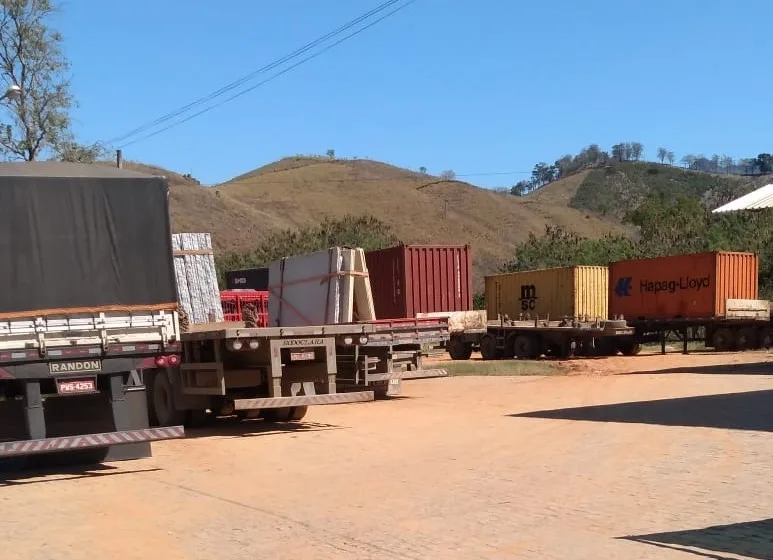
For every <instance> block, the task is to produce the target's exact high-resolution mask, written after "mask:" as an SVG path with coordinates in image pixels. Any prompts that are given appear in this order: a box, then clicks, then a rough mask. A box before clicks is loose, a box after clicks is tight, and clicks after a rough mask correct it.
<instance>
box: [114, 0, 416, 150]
mask: <svg viewBox="0 0 773 560" xmlns="http://www.w3.org/2000/svg"><path fill="white" fill-rule="evenodd" d="M399 1H400V0H388V1H387V2H384V3H382V4H380V5H378V6H376V7H375V8H373V9H372V10H370V11H368V12H366V13H364V14H362V15H360V16H358V17H356V18H354V19H353V20H350V21H349V22H347V23H345V24H344V25H342V26H340V27H338V28H337V29H335V30H333V31H331V32H329V33H327V34H325V35H323V36H321V37H318V38H317V39H315V40H314V41H311V42H310V43H307V44H306V45H304V46H303V47H301V48H299V49H296V50H295V51H293V52H292V53H290V54H287V55H285V56H283V57H282V58H280V59H277V60H275V61H274V62H271V63H270V64H267V65H265V66H263V67H261V68H259V69H257V70H255V71H253V72H251V73H249V74H247V75H245V76H243V77H241V78H239V79H238V80H236V81H234V82H231V83H230V84H227V85H226V86H223V87H222V88H220V89H218V90H217V91H214V92H212V93H210V94H208V95H206V96H204V97H201V98H199V99H197V100H195V101H192V102H191V103H188V104H187V105H185V106H183V107H181V108H179V109H177V110H175V111H172V112H171V113H167V114H166V115H163V116H161V117H159V118H157V119H155V120H154V121H151V122H149V123H146V124H144V125H142V126H139V127H137V128H135V129H133V130H131V131H129V132H127V133H125V134H122V135H121V136H117V137H115V138H113V139H111V140H109V141H108V142H106V143H107V144H113V143H115V142H119V141H121V140H125V139H127V138H130V137H132V136H135V135H137V134H138V133H140V132H143V131H145V130H147V129H149V128H153V127H154V126H157V125H159V124H163V123H164V122H166V121H168V120H170V119H173V118H175V117H177V116H180V115H182V114H183V113H185V112H187V111H189V110H191V109H193V108H194V107H196V106H198V105H202V104H203V103H206V102H207V101H211V100H213V99H215V98H217V97H220V96H221V95H223V94H225V93H228V92H229V91H232V90H233V89H236V88H237V87H239V86H240V85H243V84H244V83H246V82H248V81H250V80H252V79H253V78H255V77H256V76H257V75H259V74H262V73H265V72H268V71H270V70H273V69H275V68H277V67H278V66H281V65H282V64H284V63H286V62H289V61H291V60H293V59H294V58H297V57H299V56H300V55H302V54H304V53H306V52H308V51H309V50H311V49H313V48H314V47H316V46H318V45H320V44H321V43H323V42H325V41H327V40H328V39H331V38H333V37H335V36H337V35H340V34H341V33H344V32H345V31H347V30H349V29H351V28H352V27H354V26H356V25H357V24H359V23H362V22H363V21H365V20H366V19H368V18H370V17H372V16H373V15H376V14H378V13H380V12H383V11H384V10H386V9H387V8H389V7H391V6H393V5H394V4H396V3H397V2H399ZM415 1H416V0H409V1H408V2H407V3H405V4H403V5H402V6H399V7H398V8H397V9H395V10H392V11H391V12H389V13H387V14H386V15H385V16H382V17H380V18H378V19H377V20H375V21H373V22H371V23H370V24H369V25H367V26H365V27H363V28H361V29H359V30H358V31H357V32H355V33H352V34H350V35H347V36H346V37H344V38H343V39H341V40H339V41H337V42H335V43H333V44H332V45H330V46H328V47H327V48H325V49H323V50H322V51H320V52H318V53H316V54H314V55H312V56H310V57H307V58H305V59H303V60H302V61H301V62H300V63H296V64H294V65H292V66H290V67H289V68H287V69H285V70H284V71H282V72H279V73H278V74H276V75H274V76H272V77H271V78H269V79H268V80H264V81H262V82H260V83H258V84H257V85H256V86H253V87H252V88H250V89H247V90H245V91H243V92H241V93H240V94H237V95H235V96H232V97H230V98H228V99H226V100H225V101H224V102H223V103H227V102H228V101H230V100H232V99H235V98H236V97H239V96H240V95H243V94H244V93H247V92H248V91H252V90H253V89H255V87H258V86H260V85H263V84H264V83H266V82H268V81H271V80H273V79H274V78H276V77H278V76H281V75H282V74H284V73H285V72H287V71H288V70H291V69H292V68H295V67H297V66H299V65H300V64H302V63H303V62H306V61H308V60H311V59H312V58H315V57H316V56H318V55H320V54H322V53H323V52H326V51H328V50H330V49H331V48H332V47H334V46H336V45H338V44H340V43H342V42H343V41H345V40H346V39H349V38H351V37H353V36H355V35H357V34H359V33H360V32H362V31H364V30H365V29H368V28H369V27H372V26H373V25H375V24H376V23H378V22H380V21H382V20H384V19H386V18H387V17H389V16H391V15H392V14H394V13H396V12H398V11H400V10H402V9H403V8H405V7H407V6H408V5H409V4H412V3H414V2H415ZM223 103H220V104H217V105H214V106H212V107H211V108H214V107H218V106H220V105H222V104H223ZM208 110H209V109H206V110H204V111H201V112H199V113H196V114H194V115H192V116H191V117H190V118H193V117H195V116H198V115H199V114H202V113H204V112H207V111H208ZM190 118H189V119H185V120H182V121H180V122H178V123H177V124H182V123H183V122H186V121H187V120H190ZM177 124H173V125H172V126H177ZM172 126H169V127H167V128H164V129H162V130H160V131H158V132H159V133H160V132H163V131H164V130H168V129H169V128H172ZM151 136H155V134H151V135H148V136H145V137H143V138H140V139H139V140H144V139H146V138H149V137H151ZM139 140H134V141H131V142H128V143H126V144H124V146H128V145H130V144H133V143H135V142H137V141H139ZM122 147H123V146H122Z"/></svg>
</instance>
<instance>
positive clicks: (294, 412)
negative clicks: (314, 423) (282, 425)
mask: <svg viewBox="0 0 773 560" xmlns="http://www.w3.org/2000/svg"><path fill="white" fill-rule="evenodd" d="M308 410H309V407H308V406H286V407H284V408H266V409H265V410H263V420H265V421H266V422H297V421H298V420H302V419H303V417H304V416H306V412H308Z"/></svg>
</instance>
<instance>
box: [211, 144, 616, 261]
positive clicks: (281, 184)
mask: <svg viewBox="0 0 773 560" xmlns="http://www.w3.org/2000/svg"><path fill="white" fill-rule="evenodd" d="M215 192H216V193H217V194H218V196H220V199H221V201H223V202H227V203H228V204H230V205H234V204H240V205H244V206H245V207H249V208H251V209H252V210H253V211H254V212H258V213H260V215H261V220H260V222H259V223H260V231H255V230H254V229H253V230H252V233H251V234H250V235H249V236H244V235H239V234H238V232H228V231H224V230H223V228H218V230H217V231H216V235H217V236H218V237H220V240H221V242H226V243H227V244H228V245H229V246H232V247H233V248H235V249H238V250H247V249H250V248H251V247H252V246H253V245H254V243H255V240H256V239H258V238H260V236H261V235H264V234H267V233H273V232H276V231H281V230H284V229H286V228H288V227H304V226H308V225H313V224H316V223H318V222H319V221H320V219H322V218H323V217H326V216H327V217H332V218H340V217H343V216H344V215H345V214H348V213H349V214H355V215H358V214H372V215H374V216H376V217H378V218H380V219H382V220H384V221H386V222H388V223H390V224H392V225H393V227H394V228H395V231H396V233H397V235H398V237H399V238H400V239H402V240H403V241H405V242H409V243H411V242H413V243H433V242H434V243H471V244H472V246H473V251H474V255H475V257H474V258H475V266H476V271H477V272H478V273H479V274H478V276H482V274H485V273H489V272H493V271H495V270H496V269H497V268H498V267H499V265H500V264H501V263H502V262H503V261H504V260H506V259H507V258H509V257H511V256H512V252H513V249H514V248H515V246H516V245H517V244H518V243H519V242H521V241H524V240H525V239H526V238H527V237H528V234H529V232H535V233H538V234H540V233H542V232H543V231H544V229H545V225H548V224H549V225H554V224H559V225H564V226H566V227H570V228H572V229H574V230H576V231H577V232H578V233H580V234H582V235H586V236H590V237H596V236H601V235H604V234H605V233H608V232H610V231H611V232H619V231H623V229H624V228H623V227H622V226H621V225H620V224H619V223H617V222H615V221H613V220H609V219H605V218H599V217H595V216H593V215H592V214H590V213H588V212H586V211H583V210H578V209H575V208H571V207H569V206H568V205H557V204H549V203H542V202H540V201H538V200H532V199H529V198H518V197H514V196H512V195H509V194H503V193H496V192H492V191H490V190H487V189H483V188H479V187H476V186H473V185H470V184H468V183H464V182H461V181H447V180H442V179H439V178H437V177H433V176H430V175H426V174H422V173H416V172H413V171H409V170H406V169H401V168H398V167H394V166H392V165H388V164H385V163H380V162H376V161H369V160H346V161H344V160H328V159H318V158H287V159H284V160H281V161H279V162H275V163H273V164H270V165H267V166H265V167H262V168H259V169H256V170H255V171H252V172H249V173H246V174H244V175H241V176H239V177H236V178H235V179H232V180H231V181H228V182H227V183H224V184H222V185H220V186H218V187H217V188H216V189H215ZM234 233H235V234H234ZM226 239H227V241H225V240H226Z"/></svg>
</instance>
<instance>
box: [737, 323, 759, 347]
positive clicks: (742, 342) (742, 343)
mask: <svg viewBox="0 0 773 560" xmlns="http://www.w3.org/2000/svg"><path fill="white" fill-rule="evenodd" d="M735 347H736V348H737V349H738V350H751V349H752V348H756V347H757V331H756V329H754V328H752V327H744V328H742V329H738V331H737V332H736V333H735Z"/></svg>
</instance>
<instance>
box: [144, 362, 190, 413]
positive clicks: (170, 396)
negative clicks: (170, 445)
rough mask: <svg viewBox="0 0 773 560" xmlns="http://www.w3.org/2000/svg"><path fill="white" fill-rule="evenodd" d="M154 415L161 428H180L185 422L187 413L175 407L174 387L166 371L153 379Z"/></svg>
mask: <svg viewBox="0 0 773 560" xmlns="http://www.w3.org/2000/svg"><path fill="white" fill-rule="evenodd" d="M152 397H153V398H152V399H151V400H152V403H153V415H154V417H155V418H156V420H157V421H158V425H159V426H179V425H180V424H183V423H184V422H185V411H184V410H177V409H176V408H175V406H174V387H173V386H172V382H171V381H169V377H168V376H167V375H166V372H165V371H163V370H162V371H158V372H156V375H155V376H154V378H153V390H152Z"/></svg>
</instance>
